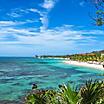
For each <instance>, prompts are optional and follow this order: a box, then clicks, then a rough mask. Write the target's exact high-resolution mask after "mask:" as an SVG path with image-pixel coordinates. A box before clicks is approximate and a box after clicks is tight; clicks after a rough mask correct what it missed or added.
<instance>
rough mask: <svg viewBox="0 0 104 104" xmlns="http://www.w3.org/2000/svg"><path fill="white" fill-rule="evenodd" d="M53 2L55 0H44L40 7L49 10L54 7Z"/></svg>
mask: <svg viewBox="0 0 104 104" xmlns="http://www.w3.org/2000/svg"><path fill="white" fill-rule="evenodd" d="M55 2H56V1H55V0H44V3H43V4H42V7H43V8H45V9H47V10H50V9H52V8H53V7H54V5H55Z"/></svg>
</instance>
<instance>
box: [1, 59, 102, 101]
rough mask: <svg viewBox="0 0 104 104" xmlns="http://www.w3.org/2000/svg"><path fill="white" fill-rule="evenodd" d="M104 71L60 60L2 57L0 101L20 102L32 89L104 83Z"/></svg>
mask: <svg viewBox="0 0 104 104" xmlns="http://www.w3.org/2000/svg"><path fill="white" fill-rule="evenodd" d="M103 73H104V71H99V70H96V69H91V68H84V67H77V66H72V65H68V64H65V63H63V60H58V59H35V58H10V57H4V58H2V57H1V58H0V100H18V99H19V98H20V97H21V96H23V95H25V94H26V92H27V91H28V90H30V89H31V86H32V84H33V83H36V84H37V85H38V87H39V88H48V89H50V88H54V89H57V88H58V84H62V83H67V82H68V81H70V83H72V85H73V86H77V87H78V86H80V85H82V84H84V83H85V81H86V80H88V79H93V80H95V79H97V80H103V79H104V76H101V74H103Z"/></svg>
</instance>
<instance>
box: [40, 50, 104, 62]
mask: <svg viewBox="0 0 104 104" xmlns="http://www.w3.org/2000/svg"><path fill="white" fill-rule="evenodd" d="M40 57H41V58H68V59H70V60H74V61H83V62H88V61H95V62H99V64H100V63H102V62H103V61H104V50H102V51H94V52H91V53H84V54H73V55H65V56H40Z"/></svg>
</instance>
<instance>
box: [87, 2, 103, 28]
mask: <svg viewBox="0 0 104 104" xmlns="http://www.w3.org/2000/svg"><path fill="white" fill-rule="evenodd" d="M86 1H90V2H91V3H92V4H94V6H95V9H96V12H95V16H93V18H92V19H93V20H94V21H95V24H96V25H97V26H102V25H104V0H86Z"/></svg>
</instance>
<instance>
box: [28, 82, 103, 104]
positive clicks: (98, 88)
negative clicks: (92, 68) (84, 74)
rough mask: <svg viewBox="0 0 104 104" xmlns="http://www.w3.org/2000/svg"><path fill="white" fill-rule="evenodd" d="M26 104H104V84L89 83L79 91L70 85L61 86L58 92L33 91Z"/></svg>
mask: <svg viewBox="0 0 104 104" xmlns="http://www.w3.org/2000/svg"><path fill="white" fill-rule="evenodd" d="M26 104H104V82H103V81H102V82H100V81H95V82H92V81H87V82H86V84H85V86H82V87H81V88H80V89H79V91H76V90H72V89H71V87H70V85H69V84H68V85H59V90H58V91H56V90H39V89H33V90H32V92H31V93H30V94H28V95H27V96H26Z"/></svg>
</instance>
